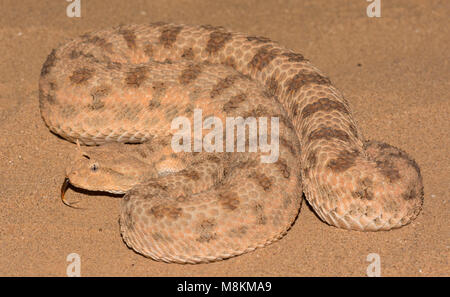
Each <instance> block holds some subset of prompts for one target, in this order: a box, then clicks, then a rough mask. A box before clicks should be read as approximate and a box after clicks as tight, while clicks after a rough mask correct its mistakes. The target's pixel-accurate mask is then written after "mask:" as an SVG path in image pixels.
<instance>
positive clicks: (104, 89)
mask: <svg viewBox="0 0 450 297" xmlns="http://www.w3.org/2000/svg"><path fill="white" fill-rule="evenodd" d="M110 92H111V87H109V86H106V85H102V86H99V87H95V88H93V89H92V90H91V95H92V96H93V97H97V98H102V97H106V96H108V95H109V93H110Z"/></svg>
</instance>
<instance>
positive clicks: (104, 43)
mask: <svg viewBox="0 0 450 297" xmlns="http://www.w3.org/2000/svg"><path fill="white" fill-rule="evenodd" d="M39 101H40V110H41V115H42V118H43V119H44V121H45V123H46V125H47V126H48V127H49V129H50V130H51V131H52V132H54V133H56V134H58V135H60V136H61V137H63V138H65V139H67V140H69V141H72V142H79V143H81V144H84V145H88V147H85V149H84V151H79V153H78V154H77V157H75V158H74V160H73V163H72V164H71V165H70V166H69V168H68V169H67V173H66V174H67V179H68V180H69V181H70V183H71V184H73V185H74V186H76V187H80V188H85V189H88V190H99V191H107V192H112V193H123V194H125V195H124V197H123V199H122V203H121V213H120V230H121V234H122V237H123V239H124V241H125V243H126V244H127V245H128V246H129V247H131V248H132V249H134V250H135V251H136V252H138V253H140V254H142V255H144V256H147V257H151V258H152V259H155V260H160V261H165V262H176V263H205V262H211V261H217V260H222V259H226V258H229V257H233V256H237V255H240V254H243V253H246V252H249V251H252V250H254V249H256V248H258V247H263V246H265V245H267V244H270V243H272V242H274V241H276V240H278V239H280V238H281V237H282V236H284V235H285V234H286V232H287V231H288V230H289V228H290V227H291V226H292V224H293V222H294V220H295V218H296V216H297V215H298V212H299V209H300V206H301V202H302V193H304V194H305V197H306V199H307V200H308V202H309V204H310V205H311V206H312V208H313V209H314V210H315V212H316V213H317V215H318V216H319V217H320V218H321V219H322V220H323V221H325V222H326V223H328V224H330V225H333V226H336V227H339V228H344V229H351V230H360V231H377V230H390V229H393V228H398V227H401V226H403V225H406V224H408V223H410V222H411V221H412V220H413V219H414V218H416V217H417V215H418V214H419V212H420V210H421V208H422V204H423V185H422V177H421V174H420V169H419V166H418V165H417V163H416V162H415V161H414V160H413V159H412V158H410V157H409V156H408V155H407V154H406V153H405V152H403V151H402V150H400V149H398V148H395V147H393V146H391V145H389V144H386V143H382V142H377V141H366V140H364V139H363V137H362V134H361V132H360V131H359V129H358V128H357V126H356V124H355V121H354V119H353V118H352V115H351V111H350V108H349V104H348V102H347V101H346V100H345V99H344V97H343V95H342V94H341V93H340V92H339V91H338V90H337V89H336V88H335V87H334V86H333V85H332V83H331V81H330V79H329V78H328V77H327V76H326V75H325V74H324V73H322V72H321V71H320V70H318V69H317V68H316V67H315V66H313V65H312V64H311V63H310V62H309V61H308V60H307V59H305V58H304V57H303V55H301V54H298V53H295V52H293V51H291V50H289V49H286V48H284V47H282V46H280V45H279V44H278V43H277V42H274V41H271V40H270V39H268V38H265V37H258V36H249V35H246V34H242V33H234V32H230V31H228V30H226V29H224V28H223V27H215V26H210V25H206V26H189V25H179V24H170V23H162V22H160V23H153V24H145V25H144V24H142V25H127V26H118V27H116V28H112V29H108V30H103V31H97V32H91V33H87V34H84V35H82V36H80V37H78V38H76V39H74V40H72V41H70V42H68V43H66V44H64V45H62V46H60V47H58V48H57V49H54V50H53V51H52V52H51V53H50V55H49V56H48V57H47V60H46V61H45V63H44V65H43V67H42V70H41V75H40V81H39ZM195 110H201V111H202V114H203V118H209V119H211V118H212V116H215V117H216V119H219V120H221V121H223V123H225V121H226V118H227V117H243V118H248V117H255V118H261V117H266V118H269V119H270V118H274V117H275V118H277V119H279V131H278V134H276V135H275V134H274V135H275V136H276V137H278V139H279V153H278V156H277V160H276V161H275V162H272V163H263V162H261V160H260V159H261V157H262V156H263V155H267V152H263V151H262V150H258V151H249V150H248V148H249V143H251V142H252V141H256V140H257V139H251V138H250V137H249V139H248V140H247V141H246V142H245V150H244V152H220V150H219V151H216V152H211V151H205V150H203V151H195V152H191V153H190V152H174V151H173V149H172V145H171V144H173V143H172V141H173V137H174V130H173V127H171V122H172V120H173V119H174V118H175V117H178V116H184V117H186V118H188V119H189V120H191V121H193V117H194V113H195ZM214 123H215V124H214V125H211V124H209V125H207V124H206V123H204V124H203V125H204V127H203V128H205V130H204V131H212V130H213V129H215V127H217V126H218V125H219V124H217V122H214ZM249 127H250V125H249ZM270 127H272V124H270ZM208 129H210V130H208ZM249 129H250V128H249ZM268 130H269V131H270V129H269V128H268ZM202 136H204V134H202V135H200V138H201V137H202ZM241 136H242V135H241ZM196 137H197V138H195V137H194V138H195V139H194V142H195V141H197V140H198V139H199V136H198V135H197V136H196ZM225 137H228V135H226V136H224V138H225ZM238 138H239V137H238V136H237V135H234V136H231V138H230V139H228V140H229V141H231V142H232V144H236V143H237V141H238ZM196 139H197V140H196ZM216 141H218V139H215V140H214V142H213V141H210V144H212V145H216V144H217V143H219V142H217V143H216ZM123 143H129V144H123ZM131 143H141V144H137V145H135V144H131ZM97 145H100V146H97ZM216 148H217V146H216Z"/></svg>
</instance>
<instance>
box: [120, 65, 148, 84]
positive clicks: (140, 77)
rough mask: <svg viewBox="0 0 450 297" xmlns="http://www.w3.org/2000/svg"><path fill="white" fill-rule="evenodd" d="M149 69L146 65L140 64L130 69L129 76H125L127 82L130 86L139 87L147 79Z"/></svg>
mask: <svg viewBox="0 0 450 297" xmlns="http://www.w3.org/2000/svg"><path fill="white" fill-rule="evenodd" d="M147 74H148V69H147V67H145V66H139V67H136V68H133V69H130V70H129V71H128V72H127V77H126V78H125V83H126V84H127V85H128V86H129V87H135V88H138V87H139V86H140V85H141V84H142V83H143V82H144V81H145V80H146V79H147Z"/></svg>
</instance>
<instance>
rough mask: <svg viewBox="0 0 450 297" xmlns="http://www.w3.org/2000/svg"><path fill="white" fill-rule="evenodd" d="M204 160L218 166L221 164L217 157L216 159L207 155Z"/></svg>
mask: <svg viewBox="0 0 450 297" xmlns="http://www.w3.org/2000/svg"><path fill="white" fill-rule="evenodd" d="M206 159H207V160H208V161H211V162H214V163H216V164H219V163H220V162H221V159H220V158H219V157H217V156H214V155H208V156H207V157H206Z"/></svg>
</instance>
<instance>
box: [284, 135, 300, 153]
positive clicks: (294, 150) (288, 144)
mask: <svg viewBox="0 0 450 297" xmlns="http://www.w3.org/2000/svg"><path fill="white" fill-rule="evenodd" d="M280 144H281V145H282V146H284V147H287V148H288V149H289V151H290V152H291V154H292V155H294V156H296V155H298V151H297V148H296V146H295V145H294V144H293V143H292V142H291V141H289V140H287V139H286V138H284V137H280Z"/></svg>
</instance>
